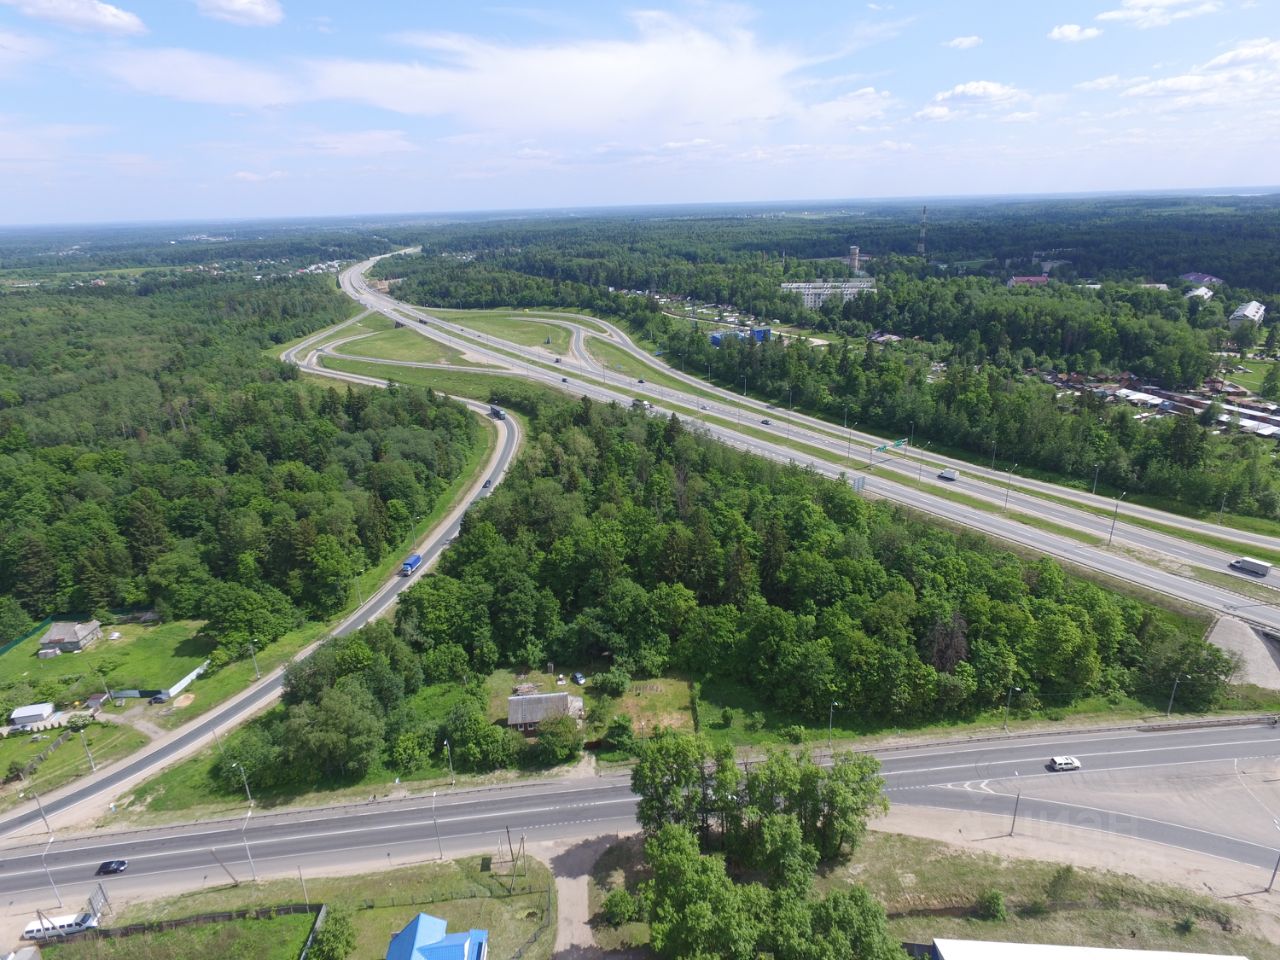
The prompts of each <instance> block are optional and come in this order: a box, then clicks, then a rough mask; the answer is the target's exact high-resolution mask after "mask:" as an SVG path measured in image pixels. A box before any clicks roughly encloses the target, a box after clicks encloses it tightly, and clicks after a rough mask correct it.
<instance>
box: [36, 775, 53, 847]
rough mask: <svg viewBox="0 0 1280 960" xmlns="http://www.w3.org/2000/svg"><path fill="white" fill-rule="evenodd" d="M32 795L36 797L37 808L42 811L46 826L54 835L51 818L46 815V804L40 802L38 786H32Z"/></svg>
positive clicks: (41, 815)
mask: <svg viewBox="0 0 1280 960" xmlns="http://www.w3.org/2000/svg"><path fill="white" fill-rule="evenodd" d="M31 795H32V796H33V797H35V798H36V809H37V810H39V811H40V819H41V820H43V821H44V828H45V829H46V830H48V831H49V834H50V836H52V835H53V827H51V826H49V818H48V817H46V816H45V815H44V804H43V803H41V802H40V794H38V793H36V788H35V787H34V786H32V787H31Z"/></svg>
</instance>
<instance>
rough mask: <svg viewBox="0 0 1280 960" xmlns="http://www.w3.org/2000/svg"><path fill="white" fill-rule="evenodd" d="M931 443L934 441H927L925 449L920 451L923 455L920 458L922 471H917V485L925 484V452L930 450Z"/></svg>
mask: <svg viewBox="0 0 1280 960" xmlns="http://www.w3.org/2000/svg"><path fill="white" fill-rule="evenodd" d="M931 443H933V441H932V440H927V441H925V445H924V449H923V450H921V451H920V453H921V456H920V469H919V470H917V471H916V482H917V483H923V482H924V450H928V449H929V444H931Z"/></svg>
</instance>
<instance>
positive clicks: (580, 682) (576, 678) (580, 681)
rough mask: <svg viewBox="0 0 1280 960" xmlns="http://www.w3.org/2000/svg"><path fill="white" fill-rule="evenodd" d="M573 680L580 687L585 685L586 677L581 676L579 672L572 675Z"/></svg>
mask: <svg viewBox="0 0 1280 960" xmlns="http://www.w3.org/2000/svg"><path fill="white" fill-rule="evenodd" d="M573 682H574V683H576V684H577V685H578V686H580V687H581V686H585V685H586V683H587V678H586V677H584V676H583V675H582V674H580V673H575V674H574V675H573Z"/></svg>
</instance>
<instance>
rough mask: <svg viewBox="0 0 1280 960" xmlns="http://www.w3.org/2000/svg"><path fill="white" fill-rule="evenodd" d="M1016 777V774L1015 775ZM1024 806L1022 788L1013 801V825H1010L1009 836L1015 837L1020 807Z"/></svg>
mask: <svg viewBox="0 0 1280 960" xmlns="http://www.w3.org/2000/svg"><path fill="white" fill-rule="evenodd" d="M1015 776H1016V774H1015ZM1021 804H1022V788H1021V787H1019V788H1018V795H1017V796H1016V797H1015V798H1014V800H1013V823H1011V824H1009V836H1011V837H1012V836H1013V831H1014V830H1015V829H1016V828H1017V826H1018V807H1019V806H1020V805H1021Z"/></svg>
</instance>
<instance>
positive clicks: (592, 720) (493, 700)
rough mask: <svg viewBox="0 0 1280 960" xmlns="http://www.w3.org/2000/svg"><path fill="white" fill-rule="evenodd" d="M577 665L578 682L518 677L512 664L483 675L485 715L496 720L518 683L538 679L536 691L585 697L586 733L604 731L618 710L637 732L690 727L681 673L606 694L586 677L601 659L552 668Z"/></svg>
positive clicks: (644, 734) (532, 675) (550, 677)
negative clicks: (581, 678)
mask: <svg viewBox="0 0 1280 960" xmlns="http://www.w3.org/2000/svg"><path fill="white" fill-rule="evenodd" d="M579 669H581V670H582V672H583V673H585V674H586V676H587V685H586V686H585V687H580V686H578V685H577V684H575V683H573V682H572V681H570V682H569V683H566V684H565V685H564V686H557V685H556V677H555V675H554V674H550V673H544V672H542V671H540V670H535V671H533V672H531V673H527V674H521V676H520V677H519V678H517V677H516V674H515V673H514V672H513V671H511V670H505V669H504V670H496V671H494V672H493V673H491V674H490V675H489V677H488V678H487V680H486V681H485V688H486V691H487V692H488V694H489V718H490V719H491V720H493V721H495V722H497V721H505V720H506V718H507V698H508V697H509V696H511V694H512V690H513V688H514V687H515V685H516V684H517V683H532V684H536V685H537V687H538V692H539V693H559V692H567V693H569V694H570V695H572V696H575V697H582V698H583V706H584V708H585V709H586V713H587V739H588V740H590V739H594V738H595V737H597V736H599V735H600V734H602V733H603V732H604V729H605V727H607V726H608V724H609V720H610V719H611V718H613V717H614V716H616V715H617V714H620V713H625V714H626V715H627V716H629V717H630V718H631V725H632V729H633V730H634V731H635V732H636V734H637V735H638V736H642V737H647V736H649V735H650V734H652V733H653V732H654V730H655V729H656V728H657V727H659V726H663V727H668V728H672V729H677V730H692V729H693V713H692V710H691V709H690V705H689V684H688V681H687V680H685V679H684V678H682V677H654V678H651V679H647V680H636V681H634V682H633V683H632V684H631V687H630V689H628V690H627V692H626V693H624V694H623V695H622V696H621V697H617V698H614V697H605V696H602V695H600V694H599V693H598V692H596V690H595V689H593V688H592V686H591V682H590V678H591V675H592V674H593V673H594V672H595V671H596V670H597V669H601V670H602V669H605V665H604V664H597V665H595V666H592V665H590V664H572V665H571V664H564V665H561V664H557V665H556V673H563V674H564V675H565V676H566V677H568V676H569V675H570V674H572V673H573V672H574V671H575V670H579Z"/></svg>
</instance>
